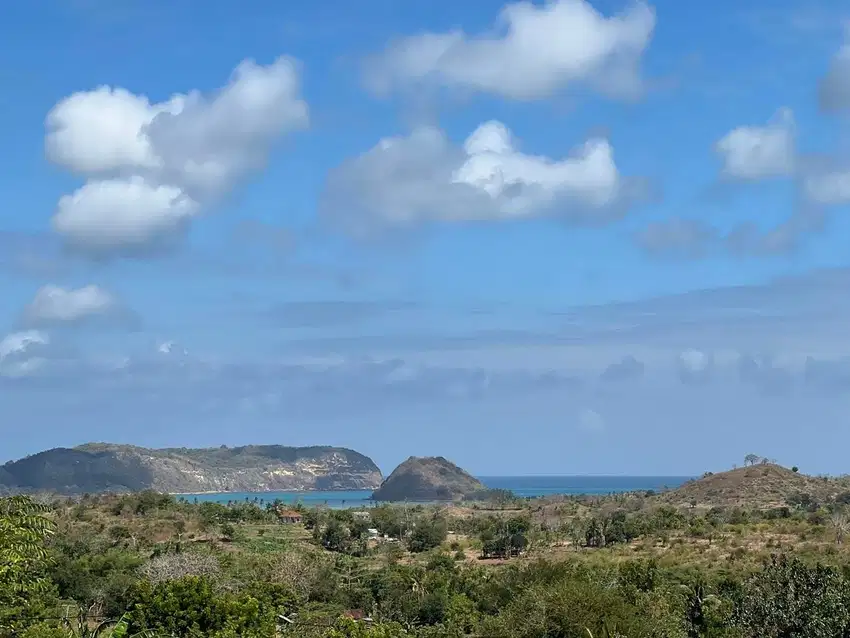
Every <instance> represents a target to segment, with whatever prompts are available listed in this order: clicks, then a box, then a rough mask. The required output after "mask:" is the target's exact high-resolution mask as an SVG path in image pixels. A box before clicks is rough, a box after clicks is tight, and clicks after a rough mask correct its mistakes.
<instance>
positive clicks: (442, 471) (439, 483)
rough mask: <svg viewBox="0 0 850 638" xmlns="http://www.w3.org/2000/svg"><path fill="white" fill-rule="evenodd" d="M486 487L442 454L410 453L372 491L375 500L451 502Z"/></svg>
mask: <svg viewBox="0 0 850 638" xmlns="http://www.w3.org/2000/svg"><path fill="white" fill-rule="evenodd" d="M484 489H486V488H485V487H484V484H483V483H481V481H479V480H478V479H476V478H475V477H473V476H472V475H470V474H469V473H467V472H465V471H464V470H462V469H461V468H459V467H458V466H457V465H455V464H454V463H452V462H451V461H447V460H446V459H444V458H443V457H442V456H436V457H424V458H418V457H414V456H411V457H410V458H409V459H407V460H406V461H405V462H404V463H402V464H401V465H399V466H398V467H397V468H396V469H394V470H393V471H392V473H391V474H390V475H389V476H388V477H387V479H386V480H385V481H384V482H383V483H382V484H381V486H380V487H379V488H378V489H377V490H375V492H374V493H373V494H372V498H373V499H374V500H376V501H405V500H409V501H451V500H454V499H457V498H462V497H464V496H467V495H469V494H473V493H475V492H480V491H482V490H484Z"/></svg>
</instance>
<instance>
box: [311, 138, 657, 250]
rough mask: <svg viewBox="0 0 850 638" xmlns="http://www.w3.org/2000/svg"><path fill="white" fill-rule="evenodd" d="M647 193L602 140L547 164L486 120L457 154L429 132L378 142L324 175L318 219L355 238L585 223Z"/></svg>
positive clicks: (618, 213) (607, 217)
mask: <svg viewBox="0 0 850 638" xmlns="http://www.w3.org/2000/svg"><path fill="white" fill-rule="evenodd" d="M645 194H646V191H645V183H644V182H643V180H640V179H637V178H631V177H624V176H623V175H621V174H620V172H619V170H618V168H617V166H616V163H615V162H614V152H613V148H612V147H611V145H610V143H609V142H608V141H607V140H605V139H592V140H589V141H587V142H586V143H585V144H583V145H582V146H579V147H577V148H575V149H573V151H572V153H571V154H570V155H568V156H567V157H564V158H562V159H559V160H554V159H550V158H547V157H541V156H536V155H529V154H525V153H523V152H521V151H520V150H518V148H517V144H516V141H515V140H514V138H513V137H512V135H511V133H510V131H509V130H508V129H507V128H506V127H505V126H504V125H503V124H502V123H500V122H496V121H490V122H486V123H484V124H482V125H481V126H479V127H478V128H477V129H476V130H475V131H474V132H473V133H472V134H471V135H470V136H469V137H468V138H467V139H466V141H465V143H464V144H463V147H462V148H457V147H455V146H454V145H452V144H451V142H450V141H449V140H448V138H447V137H446V136H445V134H444V133H443V132H442V131H440V130H438V129H435V128H420V129H417V130H415V131H413V132H412V133H411V134H410V135H408V136H403V137H393V138H385V139H382V140H381V141H380V142H379V143H378V144H377V145H375V146H374V147H373V148H372V149H370V150H369V151H367V152H366V153H364V154H362V155H360V156H359V157H356V158H354V159H351V160H349V161H347V162H346V163H344V164H343V165H341V166H339V167H338V168H336V169H335V170H333V171H332V172H331V173H330V174H329V176H328V182H327V184H326V189H325V194H324V198H323V201H322V204H321V214H322V215H323V216H324V217H325V218H327V219H329V220H330V221H331V222H333V223H335V224H337V225H339V226H341V227H342V228H344V229H345V230H347V231H349V232H352V233H354V234H368V233H370V232H374V231H375V230H376V229H381V228H383V229H388V228H389V229H391V228H396V229H400V228H409V227H412V226H416V225H420V224H424V223H427V222H464V221H483V220H506V219H517V218H527V217H534V216H541V215H558V216H559V217H561V218H564V219H566V220H569V221H572V222H574V223H586V224H593V223H602V222H605V221H610V220H611V219H614V218H617V217H619V216H621V215H622V214H623V213H624V212H625V210H626V208H627V207H628V205H629V204H631V203H633V202H634V201H636V200H638V199H640V198H641V197H642V196H644V195H645Z"/></svg>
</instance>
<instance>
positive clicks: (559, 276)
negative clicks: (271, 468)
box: [0, 0, 850, 474]
mask: <svg viewBox="0 0 850 638" xmlns="http://www.w3.org/2000/svg"><path fill="white" fill-rule="evenodd" d="M200 7H201V5H200V4H199V3H192V2H183V3H173V2H169V1H166V0H145V1H142V0H122V1H121V2H118V3H116V2H107V1H106V0H36V1H33V2H28V3H16V4H15V5H14V7H13V8H12V9H11V10H10V11H7V12H6V17H5V19H4V20H3V22H2V24H0V74H2V79H3V81H4V85H5V86H6V87H7V89H8V90H6V91H4V92H3V93H2V95H0V113H2V115H3V117H2V118H0V139H2V140H3V146H2V148H3V153H2V154H0V193H2V198H3V201H2V205H0V286H2V291H3V294H2V295H0V318H2V321H3V322H4V324H3V325H2V326H0V333H2V334H0V405H3V407H4V410H3V416H2V420H0V423H2V427H3V428H4V429H5V430H4V432H3V434H4V444H5V445H4V455H3V456H4V459H6V458H14V457H18V456H21V455H24V454H28V453H32V452H35V451H38V450H41V449H44V448H47V447H52V446H60V445H61V446H70V445H76V444H80V443H83V442H86V441H90V440H109V441H118V442H128V443H136V444H140V445H150V446H166V445H167V446H181V445H186V446H201V445H220V444H229V445H237V444H245V443H281V444H292V445H300V444H335V445H346V446H350V447H354V448H356V449H357V450H359V451H361V452H363V453H366V454H369V455H370V456H372V457H373V458H374V459H375V460H376V461H377V462H378V463H379V465H381V467H382V468H383V469H384V470H385V471H389V470H390V469H391V468H392V467H393V466H394V464H396V463H397V462H399V461H401V460H403V459H404V458H406V457H407V456H409V455H411V454H414V455H425V454H443V455H445V456H447V457H450V458H452V459H453V460H455V461H456V462H458V463H460V464H461V465H463V466H464V467H467V468H468V469H470V470H471V471H473V472H477V473H479V474H582V473H597V474H605V473H608V474H612V473H613V474H629V473H632V474H634V473H639V474H692V473H699V472H701V471H703V470H705V469H722V468H723V467H729V466H731V465H732V464H733V463H736V462H739V461H740V459H741V458H743V456H744V455H745V454H746V453H749V452H755V453H759V454H763V455H766V456H769V457H772V458H776V459H777V460H779V461H780V462H784V463H786V464H788V465H791V464H796V465H799V466H800V467H801V468H802V469H803V470H804V471H810V472H832V473H841V472H845V471H847V469H848V468H847V465H846V462H845V459H844V455H843V454H841V452H840V450H843V449H844V448H845V447H846V445H847V444H848V443H850V433H848V431H847V428H846V423H847V418H846V415H847V414H848V409H850V348H848V346H847V341H846V337H845V333H846V325H847V323H848V320H850V303H848V302H847V301H846V299H847V292H848V288H850V286H848V284H850V267H849V266H850V263H848V255H847V244H848V241H847V240H848V238H850V220H848V218H847V215H846V209H847V207H848V204H850V168H848V167H850V162H848V160H850V153H848V150H850V149H848V142H850V138H848V135H847V134H848V127H847V122H848V120H847V116H848V115H850V31H847V27H846V24H847V23H846V22H845V19H846V18H847V17H848V14H850V11H848V10H847V9H846V7H844V6H843V4H842V3H840V2H837V1H828V0H823V1H822V2H804V1H802V0H775V1H771V2H767V1H766V0H765V1H764V2H751V3H746V6H742V5H741V3H734V2H729V1H728V0H723V1H722V2H721V3H720V4H717V3H714V4H706V3H702V4H697V3H684V2H679V1H673V0H658V1H657V2H653V3H634V2H622V1H619V0H616V1H615V0H611V1H607V0H606V1H605V2H595V3H593V4H590V3H588V2H585V1H584V0H550V1H549V2H537V3H533V4H531V3H515V2H507V3H505V2H501V1H500V2H497V1H494V0H480V1H478V2H474V3H457V2H445V1H443V0H428V1H427V2H426V1H425V0H412V1H410V2H404V3H400V2H396V1H391V0H365V1H364V2H359V3H351V2H343V1H342V0H333V1H329V2H325V3H322V4H320V5H317V4H315V3H280V2H271V1H261V2H255V3H252V4H251V8H250V11H249V10H247V9H246V8H245V7H240V6H237V4H236V3H232V2H227V1H225V0H208V1H207V2H205V3H203V9H201V8H200Z"/></svg>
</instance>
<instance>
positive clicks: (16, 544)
mask: <svg viewBox="0 0 850 638" xmlns="http://www.w3.org/2000/svg"><path fill="white" fill-rule="evenodd" d="M789 475H790V476H793V477H795V478H790V476H789ZM786 479H787V480H786ZM780 485H781V486H782V487H781V489H780V488H779V487H778V486H780ZM719 486H722V487H723V489H721V488H720V487H719ZM801 488H802V489H805V490H808V491H800V489H801ZM736 493H737V494H739V495H743V496H741V497H739V498H736V497H735V494H736ZM489 496H491V497H492V498H490V499H489V500H479V501H471V500H459V501H455V502H453V503H449V504H430V505H427V504H418V505H410V504H405V505H393V504H381V505H378V506H370V507H363V508H360V509H357V508H353V509H346V510H332V509H327V508H305V507H302V506H299V505H295V506H287V505H284V504H282V503H279V502H266V501H264V500H262V498H261V497H259V496H258V497H256V498H249V499H247V500H243V501H239V502H232V503H230V504H228V505H224V504H219V503H212V502H200V503H196V502H193V500H192V499H183V498H180V497H175V496H171V495H167V494H161V493H157V492H153V491H149V490H148V491H140V492H137V493H131V494H101V495H81V496H79V497H70V498H69V497H53V498H50V499H44V498H42V499H39V500H38V501H36V500H34V499H33V498H31V497H23V496H16V497H11V498H6V499H3V500H1V501H0V635H1V636H20V637H25V638H42V637H43V638H59V637H60V636H63V637H69V636H79V637H83V636H85V637H87V638H88V637H91V638H93V637H94V636H95V635H98V636H102V637H103V638H108V637H109V636H112V637H113V638H118V637H125V636H133V635H138V636H142V635H147V636H187V637H193V638H194V637H201V636H204V637H215V638H225V637H227V638H230V637H236V636H244V637H260V636H262V637H267V636H268V637H270V636H298V637H302V636H304V637H316V638H325V637H327V638H352V637H357V638H396V637H405V636H413V637H417V638H471V637H478V638H579V637H581V638H589V637H593V638H599V637H600V636H602V637H605V638H615V637H621V638H644V637H646V638H650V637H653V638H654V637H669V638H679V637H681V638H697V637H706V638H709V637H710V638H791V637H795V638H832V637H835V638H841V637H845V636H848V635H850V576H848V575H849V574H850V543H847V534H848V532H850V516H848V514H849V513H850V510H848V504H850V489H849V488H848V485H847V481H846V480H844V479H833V478H825V477H824V478H820V477H809V476H805V475H803V474H801V473H800V472H792V471H791V470H784V469H783V468H779V467H777V466H774V465H772V464H769V463H765V464H760V463H759V464H747V465H746V467H744V468H739V469H737V470H733V471H730V472H721V473H716V474H710V475H706V476H705V477H704V478H702V479H699V480H696V481H693V482H692V483H689V484H686V485H685V486H683V487H682V488H679V489H678V490H673V491H670V492H665V493H659V494H654V493H651V492H640V493H630V494H612V495H607V496H557V497H554V496H553V497H547V498H538V499H520V498H515V497H513V496H512V495H510V494H508V493H505V492H498V493H492V494H489Z"/></svg>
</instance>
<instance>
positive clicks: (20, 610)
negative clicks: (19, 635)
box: [0, 496, 55, 633]
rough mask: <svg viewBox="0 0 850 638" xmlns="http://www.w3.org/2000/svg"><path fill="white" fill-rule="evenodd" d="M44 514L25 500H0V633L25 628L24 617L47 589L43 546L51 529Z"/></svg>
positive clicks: (46, 555)
mask: <svg viewBox="0 0 850 638" xmlns="http://www.w3.org/2000/svg"><path fill="white" fill-rule="evenodd" d="M46 511H47V508H46V507H45V506H44V505H41V504H40V503H36V502H35V501H34V500H32V499H31V498H29V497H27V496H12V497H8V498H2V499H0V633H6V632H11V633H14V632H15V631H17V630H19V629H21V628H22V627H24V626H26V625H27V624H28V621H27V618H26V616H27V615H28V613H29V612H30V611H31V610H32V609H33V608H34V606H35V605H36V604H37V602H38V599H39V596H40V595H41V594H42V593H43V592H44V591H45V590H47V589H48V588H49V587H50V584H51V583H50V581H49V580H48V579H47V578H46V576H45V569H46V568H47V565H48V562H49V561H48V553H47V549H46V547H45V542H46V540H47V539H48V537H49V536H51V535H52V534H53V532H54V529H55V528H54V525H53V523H52V521H50V520H49V519H48V518H47V517H46V516H45V513H46Z"/></svg>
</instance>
